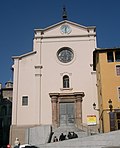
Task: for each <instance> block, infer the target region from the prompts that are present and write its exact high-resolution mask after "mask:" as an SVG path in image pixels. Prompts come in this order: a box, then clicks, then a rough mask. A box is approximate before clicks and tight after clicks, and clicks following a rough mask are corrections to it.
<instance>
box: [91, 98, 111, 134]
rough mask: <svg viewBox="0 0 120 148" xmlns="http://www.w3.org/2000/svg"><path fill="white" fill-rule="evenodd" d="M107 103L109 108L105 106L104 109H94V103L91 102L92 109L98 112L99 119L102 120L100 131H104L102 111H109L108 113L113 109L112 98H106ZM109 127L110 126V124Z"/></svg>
mask: <svg viewBox="0 0 120 148" xmlns="http://www.w3.org/2000/svg"><path fill="white" fill-rule="evenodd" d="M108 104H109V108H106V109H103V110H102V109H101V111H100V109H96V103H93V109H94V110H97V111H99V112H100V118H99V120H101V121H102V131H103V133H104V121H103V113H104V111H110V113H112V111H113V105H112V100H111V99H109V100H108ZM110 128H111V125H110Z"/></svg>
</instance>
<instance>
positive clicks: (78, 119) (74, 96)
mask: <svg viewBox="0 0 120 148" xmlns="http://www.w3.org/2000/svg"><path fill="white" fill-rule="evenodd" d="M49 96H50V97H51V103H52V126H53V127H54V128H57V127H59V126H60V119H59V115H60V109H59V103H61V102H62V103H64V102H65V103H67V102H68V103H70V102H72V103H74V105H75V126H76V127H79V126H80V125H81V123H82V100H83V97H84V96H85V95H84V92H73V93H49Z"/></svg>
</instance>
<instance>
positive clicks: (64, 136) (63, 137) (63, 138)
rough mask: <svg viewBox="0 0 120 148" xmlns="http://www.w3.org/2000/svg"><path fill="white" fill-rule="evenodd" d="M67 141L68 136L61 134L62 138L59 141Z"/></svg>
mask: <svg viewBox="0 0 120 148" xmlns="http://www.w3.org/2000/svg"><path fill="white" fill-rule="evenodd" d="M65 139H66V135H64V134H63V133H61V135H60V137H59V141H63V140H65Z"/></svg>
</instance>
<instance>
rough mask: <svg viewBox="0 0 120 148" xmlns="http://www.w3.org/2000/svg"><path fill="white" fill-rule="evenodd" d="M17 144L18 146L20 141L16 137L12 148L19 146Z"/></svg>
mask: <svg viewBox="0 0 120 148" xmlns="http://www.w3.org/2000/svg"><path fill="white" fill-rule="evenodd" d="M19 146H20V141H19V139H18V138H16V139H15V142H14V148H19Z"/></svg>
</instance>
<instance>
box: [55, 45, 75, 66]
mask: <svg viewBox="0 0 120 148" xmlns="http://www.w3.org/2000/svg"><path fill="white" fill-rule="evenodd" d="M57 57H58V59H59V61H60V62H63V63H68V62H70V61H72V59H73V57H74V54H73V51H72V50H71V49H70V48H68V47H63V48H61V49H59V50H58V52H57Z"/></svg>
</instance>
